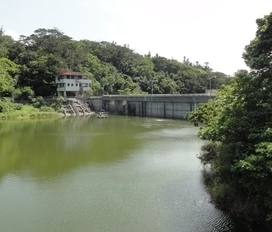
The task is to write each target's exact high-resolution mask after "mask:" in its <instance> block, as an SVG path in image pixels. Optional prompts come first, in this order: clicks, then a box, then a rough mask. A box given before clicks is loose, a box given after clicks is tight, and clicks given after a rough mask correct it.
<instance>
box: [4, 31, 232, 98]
mask: <svg viewBox="0 0 272 232" xmlns="http://www.w3.org/2000/svg"><path fill="white" fill-rule="evenodd" d="M60 69H69V70H73V71H79V72H84V73H90V74H91V75H90V76H91V79H92V89H91V91H90V93H89V94H90V95H103V94H151V93H154V94H184V93H204V92H205V90H206V89H208V88H209V87H210V86H209V84H212V86H211V87H212V88H213V89H215V88H219V87H220V86H221V85H222V84H225V83H226V82H228V81H229V78H228V77H227V75H225V74H223V73H220V72H213V70H212V69H211V68H210V67H209V65H208V63H206V64H205V65H201V64H199V63H198V62H196V63H191V62H190V61H189V59H188V58H186V57H184V60H183V62H179V61H177V60H173V59H167V58H165V57H161V56H159V55H158V54H156V55H155V56H152V55H151V54H146V55H140V54H138V53H136V52H135V51H134V50H133V49H130V48H129V46H128V45H124V46H120V45H117V44H116V43H115V42H94V41H88V40H81V41H75V40H73V39H72V38H71V37H69V36H67V35H65V34H64V33H63V32H61V31H59V30H58V29H56V28H53V29H37V30H36V31H34V33H33V34H31V35H30V36H21V37H20V39H19V40H18V41H15V40H13V39H12V38H11V37H10V36H7V35H5V31H4V29H3V28H1V29H0V97H9V96H14V97H15V99H16V98H17V99H27V98H29V96H31V97H32V98H35V97H38V96H54V95H56V85H55V75H56V74H57V73H58V71H59V70H60ZM211 76H217V78H216V81H212V82H211V83H210V78H211Z"/></svg>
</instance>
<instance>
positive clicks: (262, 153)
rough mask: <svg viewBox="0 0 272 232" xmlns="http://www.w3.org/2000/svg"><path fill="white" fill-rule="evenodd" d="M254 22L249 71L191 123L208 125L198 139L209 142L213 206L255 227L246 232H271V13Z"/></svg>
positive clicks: (206, 155) (204, 157)
mask: <svg viewBox="0 0 272 232" xmlns="http://www.w3.org/2000/svg"><path fill="white" fill-rule="evenodd" d="M256 22H257V27H258V28H257V32H256V37H255V38H254V39H253V40H252V41H251V42H250V44H249V45H247V46H246V47H245V51H244V53H243V58H244V60H245V62H246V64H247V65H248V67H249V68H250V69H251V72H247V71H239V72H237V73H236V75H235V78H234V79H233V80H232V83H231V84H230V85H228V86H226V87H225V88H223V89H222V90H220V91H218V95H217V97H216V98H215V99H213V100H211V101H209V102H208V103H206V104H203V105H202V106H201V107H200V108H198V110H197V111H195V112H192V113H190V115H189V119H190V120H192V121H194V122H202V123H204V124H205V127H203V128H202V129H201V130H200V132H199V136H200V137H201V138H202V139H205V140H207V141H210V143H207V144H206V145H205V146H203V148H202V152H201V154H200V156H199V158H200V159H201V161H202V162H203V164H204V165H206V166H207V167H208V168H207V169H206V172H205V180H206V184H207V186H208V189H209V192H210V194H211V196H212V199H213V201H214V202H215V203H216V204H217V205H218V206H219V207H220V208H221V209H224V210H226V211H227V212H228V213H230V214H231V215H233V216H235V217H236V218H243V219H246V220H247V223H246V224H247V225H249V224H250V223H252V222H254V223H255V226H256V228H255V229H252V228H251V229H249V228H248V231H272V120H271V119H272V55H271V54H272V13H270V15H267V16H265V17H263V18H260V19H257V20H256ZM261 225H266V226H267V225H268V228H263V229H261V228H260V226H261Z"/></svg>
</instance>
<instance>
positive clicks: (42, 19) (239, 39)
mask: <svg viewBox="0 0 272 232" xmlns="http://www.w3.org/2000/svg"><path fill="white" fill-rule="evenodd" d="M0 9H1V11H0V26H2V27H3V29H4V31H5V34H6V35H11V36H13V37H14V38H15V39H18V38H19V35H25V36H29V35H31V34H33V33H34V31H35V30H37V29H39V28H46V29H52V28H57V29H59V30H60V31H62V32H63V33H64V34H65V35H68V36H70V37H72V38H73V39H75V40H82V39H87V40H91V41H98V42H100V41H107V42H113V41H114V42H116V43H117V44H118V45H125V44H126V45H129V47H130V49H133V50H134V51H135V52H136V53H139V54H141V55H145V54H148V53H149V52H150V53H151V55H152V56H155V55H156V54H158V55H159V56H163V57H166V58H168V59H175V60H178V61H181V62H182V61H183V58H184V57H186V58H188V59H189V60H190V61H191V62H192V63H195V62H199V63H200V64H203V65H204V63H205V62H208V63H209V66H210V68H212V69H213V71H215V72H216V71H218V72H223V73H225V74H227V75H233V74H234V73H235V72H236V71H238V70H240V69H248V68H247V66H246V65H245V63H244V60H243V59H242V53H243V51H244V48H245V46H246V45H248V44H249V43H250V41H251V40H253V39H254V38H255V33H256V30H257V26H256V19H257V18H262V17H263V16H264V15H268V14H270V13H271V12H272V1H271V0H205V1H204V0H187V1H185V0H167V1H166V0H1V8H0Z"/></svg>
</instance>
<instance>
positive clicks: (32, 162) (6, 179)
mask: <svg viewBox="0 0 272 232" xmlns="http://www.w3.org/2000/svg"><path fill="white" fill-rule="evenodd" d="M197 131H198V128H195V127H193V126H192V125H191V124H190V123H188V122H186V121H180V120H163V119H154V118H137V117H123V116H110V117H109V118H106V119H98V118H96V117H95V116H90V117H74V118H72V117H71V118H66V119H57V120H42V121H14V122H13V121H4V122H1V123H0V209H1V210H0V231H3V232H48V231H50V232H75V231H77V232H90V231H91V232H108V231H109V232H153V231H154V232H183V231H188V232H191V231H195V232H205V231H207V232H208V231H234V225H233V223H232V222H231V220H230V219H229V218H228V217H227V216H225V215H224V214H223V213H222V212H221V211H219V210H218V209H216V208H215V207H214V206H213V204H212V203H210V199H209V196H208V194H207V193H206V191H205V188H204V186H203V184H202V166H201V164H200V161H199V160H198V159H197V158H196V154H197V153H199V151H200V147H201V145H202V144H203V141H202V140H200V139H199V138H198V137H197V136H196V135H197Z"/></svg>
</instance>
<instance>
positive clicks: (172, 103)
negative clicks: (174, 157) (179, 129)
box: [85, 93, 216, 119]
mask: <svg viewBox="0 0 272 232" xmlns="http://www.w3.org/2000/svg"><path fill="white" fill-rule="evenodd" d="M215 96H216V95H215V94H213V93H212V94H211V93H204V94H177V95H175V94H158V95H155V94H154V95H153V94H152V95H103V96H99V97H95V96H94V97H89V98H87V99H85V102H86V103H87V104H88V106H89V107H90V109H91V110H92V111H99V110H101V109H103V110H105V111H107V112H109V113H110V114H119V115H130V116H140V117H158V118H169V119H184V118H185V116H186V114H187V113H188V112H191V111H194V110H196V109H197V108H198V107H199V105H200V104H202V103H205V102H208V101H209V100H210V99H212V98H214V97H215Z"/></svg>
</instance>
